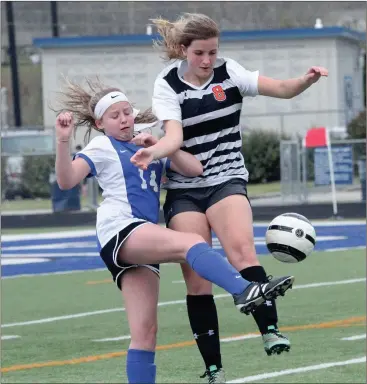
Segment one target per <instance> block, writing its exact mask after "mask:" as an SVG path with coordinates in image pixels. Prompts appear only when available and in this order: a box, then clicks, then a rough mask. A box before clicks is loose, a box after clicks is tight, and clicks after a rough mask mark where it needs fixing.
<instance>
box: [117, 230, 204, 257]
mask: <svg viewBox="0 0 367 384" xmlns="http://www.w3.org/2000/svg"><path fill="white" fill-rule="evenodd" d="M203 242H204V239H203V238H202V237H201V236H199V235H197V234H194V233H181V232H177V231H173V230H171V229H168V228H162V227H161V226H159V225H156V224H150V223H148V224H144V225H141V226H140V227H138V228H136V229H135V230H134V231H133V232H132V233H131V234H130V235H129V237H128V238H127V239H126V240H125V241H124V243H123V244H122V246H121V248H120V250H119V254H118V257H119V261H121V262H122V263H128V264H159V263H168V262H185V260H186V255H187V252H188V250H189V249H190V248H191V247H192V246H194V245H195V244H199V243H203Z"/></svg>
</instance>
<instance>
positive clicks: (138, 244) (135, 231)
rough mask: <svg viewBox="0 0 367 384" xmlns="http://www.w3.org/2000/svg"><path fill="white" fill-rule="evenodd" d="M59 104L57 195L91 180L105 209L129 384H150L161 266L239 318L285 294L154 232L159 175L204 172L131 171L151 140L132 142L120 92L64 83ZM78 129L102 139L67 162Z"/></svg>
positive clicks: (281, 284)
mask: <svg viewBox="0 0 367 384" xmlns="http://www.w3.org/2000/svg"><path fill="white" fill-rule="evenodd" d="M61 103H62V108H63V112H61V113H60V114H59V115H58V117H57V119H56V137H57V146H56V176H57V182H58V184H59V186H60V188H62V189H70V188H72V187H74V186H75V185H77V184H78V183H80V182H81V181H82V180H83V179H84V178H85V177H88V176H95V177H96V179H97V181H98V183H99V185H100V187H101V188H102V190H103V202H102V203H101V205H100V206H99V208H98V210H97V224H96V229H97V243H98V248H99V251H100V255H101V258H102V259H103V261H104V263H105V264H106V266H107V268H108V269H109V271H110V272H111V274H112V277H113V280H114V281H115V282H116V284H117V286H118V288H119V289H121V291H122V294H123V297H124V300H125V307H126V312H127V318H128V322H129V327H130V334H131V343H130V347H129V351H128V354H127V364H126V371H127V376H128V381H129V383H154V382H155V376H156V366H155V364H154V357H155V345H156V331H157V302H158V276H159V265H158V264H159V263H167V262H177V263H182V262H185V261H186V262H188V263H189V265H190V266H191V267H192V268H193V270H195V271H196V272H197V273H198V275H200V276H201V277H202V278H205V279H207V280H209V281H212V282H213V283H214V284H217V285H218V286H220V287H222V288H223V289H225V290H226V291H227V292H229V293H230V294H232V295H233V298H234V302H235V305H236V306H237V308H238V309H239V310H240V311H241V312H244V313H249V311H251V310H252V309H253V308H255V307H256V306H258V305H260V304H262V303H263V302H264V300H267V299H268V298H272V297H276V296H278V295H279V294H283V293H284V292H285V291H286V290H287V289H288V288H289V287H290V286H291V285H292V283H293V279H294V278H293V277H292V276H287V277H283V278H278V279H274V280H273V281H272V282H271V283H270V284H260V283H251V282H249V281H247V280H246V279H244V278H243V277H242V276H241V275H240V274H239V273H238V272H237V270H236V269H235V268H234V267H233V266H232V265H230V264H229V263H227V261H226V260H225V259H224V258H223V257H222V256H221V255H220V254H219V253H217V252H216V251H214V250H212V248H211V247H210V246H209V245H208V244H207V243H206V242H205V241H204V239H203V238H202V237H201V236H199V235H197V234H191V233H180V232H176V231H173V230H171V229H167V228H162V227H161V226H159V225H157V223H158V218H159V195H160V180H161V175H162V172H163V170H164V168H167V169H170V170H172V171H174V172H177V173H180V174H182V175H186V177H196V176H198V175H200V174H201V173H202V165H201V163H200V162H199V161H198V160H197V159H196V158H195V157H194V156H192V155H191V154H189V153H185V152H184V151H180V150H179V151H174V152H173V153H172V154H171V156H170V159H162V160H155V161H152V162H151V164H150V165H149V166H148V167H147V169H146V170H144V171H143V170H140V169H138V168H137V167H135V166H134V165H133V164H132V163H131V157H132V156H133V155H134V154H135V153H136V152H137V151H138V150H139V149H140V148H141V147H140V146H138V145H136V144H135V143H139V144H145V145H147V144H149V137H147V136H145V138H144V140H143V141H144V143H143V142H142V139H141V137H140V138H139V137H138V136H137V137H136V138H133V132H134V120H135V116H136V115H137V111H136V110H134V109H133V107H132V106H131V103H130V102H129V100H128V98H127V97H126V95H125V94H124V93H123V92H121V90H120V89H117V88H107V87H103V86H101V85H98V84H93V83H91V82H89V89H84V88H83V87H82V86H80V85H78V84H73V83H69V84H68V86H67V89H66V90H65V91H64V92H63V98H62V100H61ZM143 117H144V114H143V116H142V117H141V118H143ZM141 118H140V120H141ZM138 120H139V116H138V118H137V121H138ZM80 125H86V126H87V127H88V130H89V132H90V131H91V130H92V129H96V130H98V131H100V132H103V133H104V135H100V136H97V137H94V138H93V139H92V140H91V141H90V142H89V144H88V145H87V146H86V147H85V148H84V149H83V150H82V151H80V152H78V153H77V154H76V155H75V157H74V159H73V160H72V159H71V157H70V148H69V142H70V137H71V134H72V132H73V130H74V128H76V127H77V126H80ZM151 140H152V143H151V144H154V143H155V141H154V139H153V138H151Z"/></svg>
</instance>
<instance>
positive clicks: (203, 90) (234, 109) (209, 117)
mask: <svg viewBox="0 0 367 384" xmlns="http://www.w3.org/2000/svg"><path fill="white" fill-rule="evenodd" d="M186 69H187V62H186V61H179V60H178V61H175V62H174V63H173V64H172V65H169V66H167V67H166V68H165V69H164V70H163V71H162V72H161V73H160V74H159V75H158V77H157V79H156V81H155V84H154V93H153V99H152V107H153V112H154V114H155V115H156V116H157V118H158V119H159V120H161V121H164V120H177V121H179V122H181V123H182V126H183V146H182V148H181V149H183V150H184V151H187V152H189V153H191V154H192V155H194V156H195V157H196V158H197V159H198V160H200V161H201V163H202V165H203V167H204V172H203V174H202V175H200V176H197V177H191V178H188V177H185V176H183V175H180V174H178V173H176V172H173V171H168V172H167V177H168V179H169V180H168V182H167V183H165V188H167V189H178V188H199V187H210V186H214V185H218V184H221V183H224V182H227V181H229V180H232V179H234V178H240V179H243V180H245V181H247V180H248V171H247V169H246V167H245V164H244V160H243V156H242V154H241V148H242V138H241V127H240V115H241V109H242V102H243V98H244V97H245V96H251V97H253V96H256V95H257V94H258V76H259V73H258V71H256V72H251V71H248V70H246V69H245V68H243V67H242V66H241V65H240V64H238V63H237V62H236V61H234V60H232V59H225V58H218V59H217V62H216V64H215V67H214V72H213V75H212V77H211V78H210V79H209V80H208V81H207V82H206V84H203V85H202V86H200V87H198V86H194V85H192V84H190V83H188V82H186V81H185V80H184V79H183V75H184V73H185V71H186Z"/></svg>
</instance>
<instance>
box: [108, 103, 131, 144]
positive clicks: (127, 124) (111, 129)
mask: <svg viewBox="0 0 367 384" xmlns="http://www.w3.org/2000/svg"><path fill="white" fill-rule="evenodd" d="M101 125H102V127H103V129H104V131H105V133H106V134H107V135H109V136H112V137H114V138H115V139H117V140H121V141H129V140H131V139H132V138H133V132H134V115H133V109H132V107H131V105H130V104H129V103H128V102H127V101H120V102H118V103H116V104H113V105H111V106H110V107H109V108H108V109H107V110H106V112H105V113H104V114H103V116H102V120H101Z"/></svg>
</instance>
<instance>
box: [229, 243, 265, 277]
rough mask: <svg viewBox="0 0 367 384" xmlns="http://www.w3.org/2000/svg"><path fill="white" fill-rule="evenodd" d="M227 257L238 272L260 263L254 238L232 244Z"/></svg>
mask: <svg viewBox="0 0 367 384" xmlns="http://www.w3.org/2000/svg"><path fill="white" fill-rule="evenodd" d="M227 257H228V260H229V261H230V262H231V264H232V265H233V266H234V267H235V268H236V269H238V270H241V269H243V268H247V267H250V266H253V265H257V264H258V263H259V262H258V259H257V256H256V249H255V244H254V240H253V238H245V239H236V240H234V241H233V242H231V247H230V249H229V250H228V252H227Z"/></svg>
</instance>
